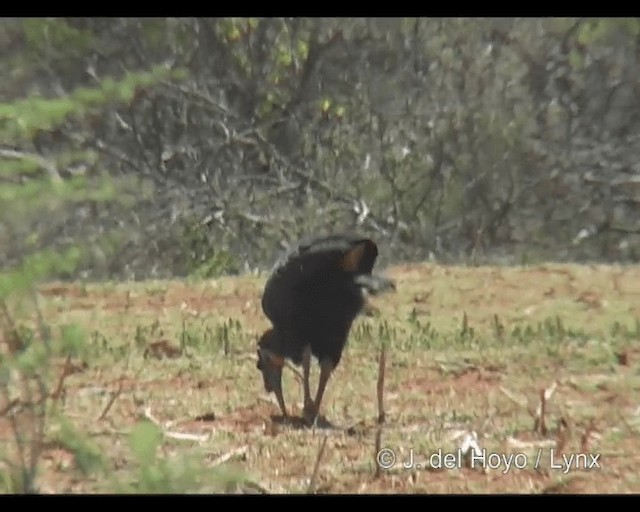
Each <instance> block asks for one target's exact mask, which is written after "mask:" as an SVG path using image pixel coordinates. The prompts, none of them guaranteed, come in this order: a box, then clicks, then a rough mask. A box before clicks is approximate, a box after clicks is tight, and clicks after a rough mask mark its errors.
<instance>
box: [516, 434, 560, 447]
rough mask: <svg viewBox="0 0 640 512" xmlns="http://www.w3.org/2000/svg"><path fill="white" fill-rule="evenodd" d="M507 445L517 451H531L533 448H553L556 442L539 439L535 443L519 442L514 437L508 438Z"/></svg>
mask: <svg viewBox="0 0 640 512" xmlns="http://www.w3.org/2000/svg"><path fill="white" fill-rule="evenodd" d="M507 444H508V445H509V446H511V447H512V448H515V449H517V450H526V449H529V450H531V449H534V448H553V447H555V446H556V445H557V440H555V439H540V440H536V441H520V440H519V439H516V438H515V437H508V438H507Z"/></svg>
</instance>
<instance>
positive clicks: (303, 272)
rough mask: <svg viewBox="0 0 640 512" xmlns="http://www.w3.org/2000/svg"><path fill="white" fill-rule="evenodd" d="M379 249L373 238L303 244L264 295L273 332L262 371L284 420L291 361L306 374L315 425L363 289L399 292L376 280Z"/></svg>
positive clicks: (262, 345) (309, 418)
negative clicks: (285, 378)
mask: <svg viewBox="0 0 640 512" xmlns="http://www.w3.org/2000/svg"><path fill="white" fill-rule="evenodd" d="M377 257H378V247H377V245H376V244H375V242H373V241H372V240H370V239H369V238H365V237H358V236H353V235H331V236H323V237H317V238H312V239H309V240H306V241H303V242H301V243H299V244H298V245H297V246H296V247H295V248H294V249H293V250H291V251H290V252H288V253H287V254H286V255H285V256H284V257H283V258H282V259H281V260H279V261H278V262H277V263H276V265H275V267H274V269H273V271H272V273H271V276H270V277H269V279H268V280H267V283H266V285H265V289H264V293H263V296H262V309H263V311H264V313H265V315H266V317H267V318H268V319H269V320H270V322H271V324H272V328H271V329H269V330H267V331H266V332H264V333H263V334H262V336H261V337H260V340H259V342H258V364H257V367H258V369H259V370H260V371H261V372H262V377H263V381H264V387H265V390H266V391H267V392H268V393H270V392H274V393H275V395H276V398H277V399H278V404H279V406H280V409H281V411H282V415H283V417H284V418H287V410H286V407H285V403H284V397H283V395H282V367H283V365H284V361H285V359H289V360H291V361H292V362H293V363H294V364H296V365H301V366H302V370H303V377H304V379H303V380H304V382H303V386H304V389H303V392H304V414H303V415H304V419H305V421H306V422H307V423H308V424H312V423H314V422H315V420H316V418H317V416H318V412H319V410H320V404H321V402H322V396H323V395H324V391H325V387H326V385H327V382H328V380H329V377H330V376H331V373H332V372H333V370H334V369H335V367H336V366H337V365H338V363H339V362H340V359H341V357H342V351H343V349H344V347H345V344H346V341H347V338H348V335H349V331H350V329H351V325H352V323H353V321H354V320H355V318H356V316H357V315H358V313H360V311H361V310H362V308H363V306H364V303H365V299H364V296H363V290H367V291H368V292H369V293H370V294H372V295H373V294H376V293H380V292H383V291H387V290H391V289H395V283H394V282H393V281H392V280H390V279H388V278H385V277H381V276H374V275H372V270H373V266H374V264H375V262H376V259H377ZM311 356H314V357H315V358H316V359H317V360H318V362H319V364H320V378H319V381H318V389H317V393H316V397H315V401H313V402H312V401H311V392H310V390H309V371H310V365H311Z"/></svg>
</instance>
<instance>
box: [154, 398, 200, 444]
mask: <svg viewBox="0 0 640 512" xmlns="http://www.w3.org/2000/svg"><path fill="white" fill-rule="evenodd" d="M143 415H144V417H145V418H146V419H148V420H149V421H150V422H151V423H153V424H154V425H155V426H156V427H158V428H159V429H160V430H161V431H162V434H163V435H164V436H165V437H168V438H170V439H176V440H178V441H197V442H199V443H202V442H204V441H207V440H208V439H209V434H190V433H188V432H172V431H170V430H165V429H164V427H163V426H162V423H161V422H160V420H159V419H158V418H156V417H155V416H154V415H153V414H151V407H145V409H144V413H143Z"/></svg>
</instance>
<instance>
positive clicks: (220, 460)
mask: <svg viewBox="0 0 640 512" xmlns="http://www.w3.org/2000/svg"><path fill="white" fill-rule="evenodd" d="M247 451H249V446H248V445H246V444H245V445H244V446H240V447H239V448H234V449H233V450H231V451H230V452H227V453H225V454H222V455H220V456H219V457H217V458H216V459H214V460H213V461H212V462H211V464H210V466H219V465H220V464H224V463H225V462H228V461H230V460H231V459H233V458H235V457H240V456H242V455H245V454H246V453H247Z"/></svg>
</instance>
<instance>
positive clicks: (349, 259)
mask: <svg viewBox="0 0 640 512" xmlns="http://www.w3.org/2000/svg"><path fill="white" fill-rule="evenodd" d="M377 256H378V248H377V246H376V244H375V242H373V241H372V240H370V239H368V238H364V237H356V236H348V235H331V236H326V237H321V238H315V239H309V240H306V241H302V242H301V243H300V244H298V246H297V247H295V248H294V249H293V250H292V251H290V252H289V253H288V254H287V255H285V257H284V258H282V259H281V260H280V261H279V262H278V263H277V265H276V267H275V268H274V270H273V271H272V274H271V276H270V278H269V280H268V281H267V284H266V286H265V290H264V293H263V296H262V309H263V311H264V313H265V314H266V315H267V317H268V318H269V319H270V320H271V321H272V322H274V323H279V322H286V318H287V315H289V314H290V313H291V311H293V310H294V309H295V305H296V302H297V291H298V290H300V289H303V288H304V286H305V284H306V283H308V282H311V281H313V280H315V279H317V278H318V276H320V275H322V274H324V273H326V272H331V271H335V270H339V269H341V270H344V271H347V272H354V273H356V274H367V275H368V274H371V271H372V270H373V266H374V264H375V261H376V258H377Z"/></svg>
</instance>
